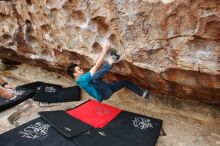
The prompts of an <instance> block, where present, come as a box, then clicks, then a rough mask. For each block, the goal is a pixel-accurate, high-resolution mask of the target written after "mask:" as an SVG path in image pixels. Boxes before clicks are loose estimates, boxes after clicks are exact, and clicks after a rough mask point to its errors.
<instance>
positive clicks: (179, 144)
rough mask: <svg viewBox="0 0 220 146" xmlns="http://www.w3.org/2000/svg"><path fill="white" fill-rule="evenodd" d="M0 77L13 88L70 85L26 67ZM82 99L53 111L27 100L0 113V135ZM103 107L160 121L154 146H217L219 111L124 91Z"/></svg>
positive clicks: (57, 106) (51, 108)
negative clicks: (39, 83)
mask: <svg viewBox="0 0 220 146" xmlns="http://www.w3.org/2000/svg"><path fill="white" fill-rule="evenodd" d="M0 75H1V76H2V77H3V78H4V79H5V80H7V81H8V82H9V83H12V84H13V85H14V86H16V85H21V84H24V83H28V82H32V81H37V80H39V81H45V82H50V83H56V84H61V85H63V86H70V85H74V82H73V80H71V79H70V78H66V77H64V76H62V75H59V74H56V73H52V72H48V71H47V70H44V69H41V68H37V67H32V66H28V65H21V66H20V67H19V68H18V69H16V70H13V71H10V72H8V71H7V72H5V71H4V72H1V73H0ZM82 97H83V98H82V100H81V101H79V102H69V103H59V104H56V105H55V106H53V107H39V106H38V102H34V101H32V100H31V99H28V100H26V101H24V102H23V103H21V104H19V105H17V106H16V107H13V108H11V109H8V110H5V111H3V112H1V113H0V123H1V124H0V133H3V132H5V131H8V130H10V129H13V128H14V127H16V126H19V125H21V124H23V123H26V122H28V121H30V120H32V119H34V118H36V117H38V112H39V111H46V110H57V109H59V110H62V109H63V110H65V109H69V108H72V107H74V106H77V105H78V104H80V103H82V102H84V101H86V100H88V99H89V98H90V97H89V96H88V95H87V94H86V93H85V92H82ZM104 103H107V104H110V105H113V106H115V107H119V108H121V109H123V110H128V111H131V112H135V113H139V114H143V115H147V116H151V117H154V118H159V119H162V120H163V128H164V130H165V132H166V133H167V136H161V137H159V139H158V142H157V144H156V145H157V146H220V108H219V107H215V106H211V105H206V104H201V103H198V102H195V101H190V100H183V99H178V98H176V97H170V96H165V95H161V94H158V93H152V94H151V99H150V100H148V101H145V100H143V99H141V98H140V97H138V96H136V95H134V94H133V93H131V92H130V91H128V90H126V89H125V90H121V91H119V92H118V93H116V94H114V96H113V97H112V98H111V99H110V100H107V101H104Z"/></svg>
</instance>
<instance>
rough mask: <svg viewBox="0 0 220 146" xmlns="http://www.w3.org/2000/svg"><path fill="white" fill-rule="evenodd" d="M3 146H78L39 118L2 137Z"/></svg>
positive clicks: (0, 137) (0, 143) (0, 141)
mask: <svg viewBox="0 0 220 146" xmlns="http://www.w3.org/2000/svg"><path fill="white" fill-rule="evenodd" d="M0 145H1V146H77V145H76V143H75V142H74V141H73V140H71V139H68V138H66V137H64V136H62V135H60V134H59V133H58V132H57V131H56V130H54V129H53V128H52V126H50V125H49V124H47V123H46V122H45V121H44V120H43V119H41V118H37V119H34V120H32V121H30V122H28V123H26V124H23V125H21V126H19V127H17V128H15V129H12V130H10V131H8V132H5V133H3V134H1V135H0Z"/></svg>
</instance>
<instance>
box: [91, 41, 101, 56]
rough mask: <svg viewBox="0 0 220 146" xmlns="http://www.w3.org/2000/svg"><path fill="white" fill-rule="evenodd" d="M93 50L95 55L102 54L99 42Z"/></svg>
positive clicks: (93, 46) (94, 44)
mask: <svg viewBox="0 0 220 146" xmlns="http://www.w3.org/2000/svg"><path fill="white" fill-rule="evenodd" d="M92 49H93V50H92V52H93V53H100V52H101V51H102V47H101V45H100V44H99V43H97V42H95V43H93V45H92Z"/></svg>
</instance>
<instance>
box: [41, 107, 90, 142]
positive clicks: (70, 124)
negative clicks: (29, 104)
mask: <svg viewBox="0 0 220 146" xmlns="http://www.w3.org/2000/svg"><path fill="white" fill-rule="evenodd" d="M39 115H40V116H41V117H42V118H43V119H44V120H45V121H46V122H47V123H49V124H50V125H51V126H52V127H53V128H54V129H56V130H57V131H58V132H59V133H60V134H62V135H64V136H66V137H67V138H73V137H75V136H78V135H80V134H82V133H84V132H86V131H88V130H90V129H92V128H93V127H92V126H90V125H88V124H86V123H84V122H82V121H80V120H78V119H76V118H74V117H72V116H70V115H69V114H67V113H66V112H65V111H62V110H59V111H44V112H39Z"/></svg>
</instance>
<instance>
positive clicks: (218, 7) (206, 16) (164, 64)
mask: <svg viewBox="0 0 220 146" xmlns="http://www.w3.org/2000/svg"><path fill="white" fill-rule="evenodd" d="M107 39H108V40H109V41H110V42H111V44H112V46H113V47H114V48H115V49H116V50H117V51H118V52H119V54H121V61H120V62H118V63H116V64H115V65H114V67H113V70H112V72H111V73H110V74H109V75H108V77H109V78H111V79H113V80H117V79H122V78H127V79H129V80H131V81H133V82H135V83H137V84H139V85H140V86H142V87H145V88H146V87H148V86H149V87H151V88H152V89H153V90H155V91H158V92H160V93H163V94H169V95H174V96H178V97H182V98H191V99H195V100H200V101H203V102H206V103H213V104H220V74H219V70H220V69H219V68H220V66H219V56H220V1H219V0H208V1H207V0H181V1H179V0H129V1H128V0H40V1H36V0H19V1H18V0H2V1H0V57H1V58H3V59H7V60H14V61H18V62H27V63H30V64H34V65H38V66H42V67H44V68H48V69H51V70H56V71H61V72H64V71H65V68H66V67H67V66H68V65H69V64H70V63H77V64H80V65H82V66H83V67H84V68H85V69H89V68H90V67H91V66H92V65H93V64H94V62H95V61H96V60H97V57H98V56H99V54H100V52H101V50H102V48H101V45H102V44H103V42H104V41H105V40H107Z"/></svg>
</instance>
